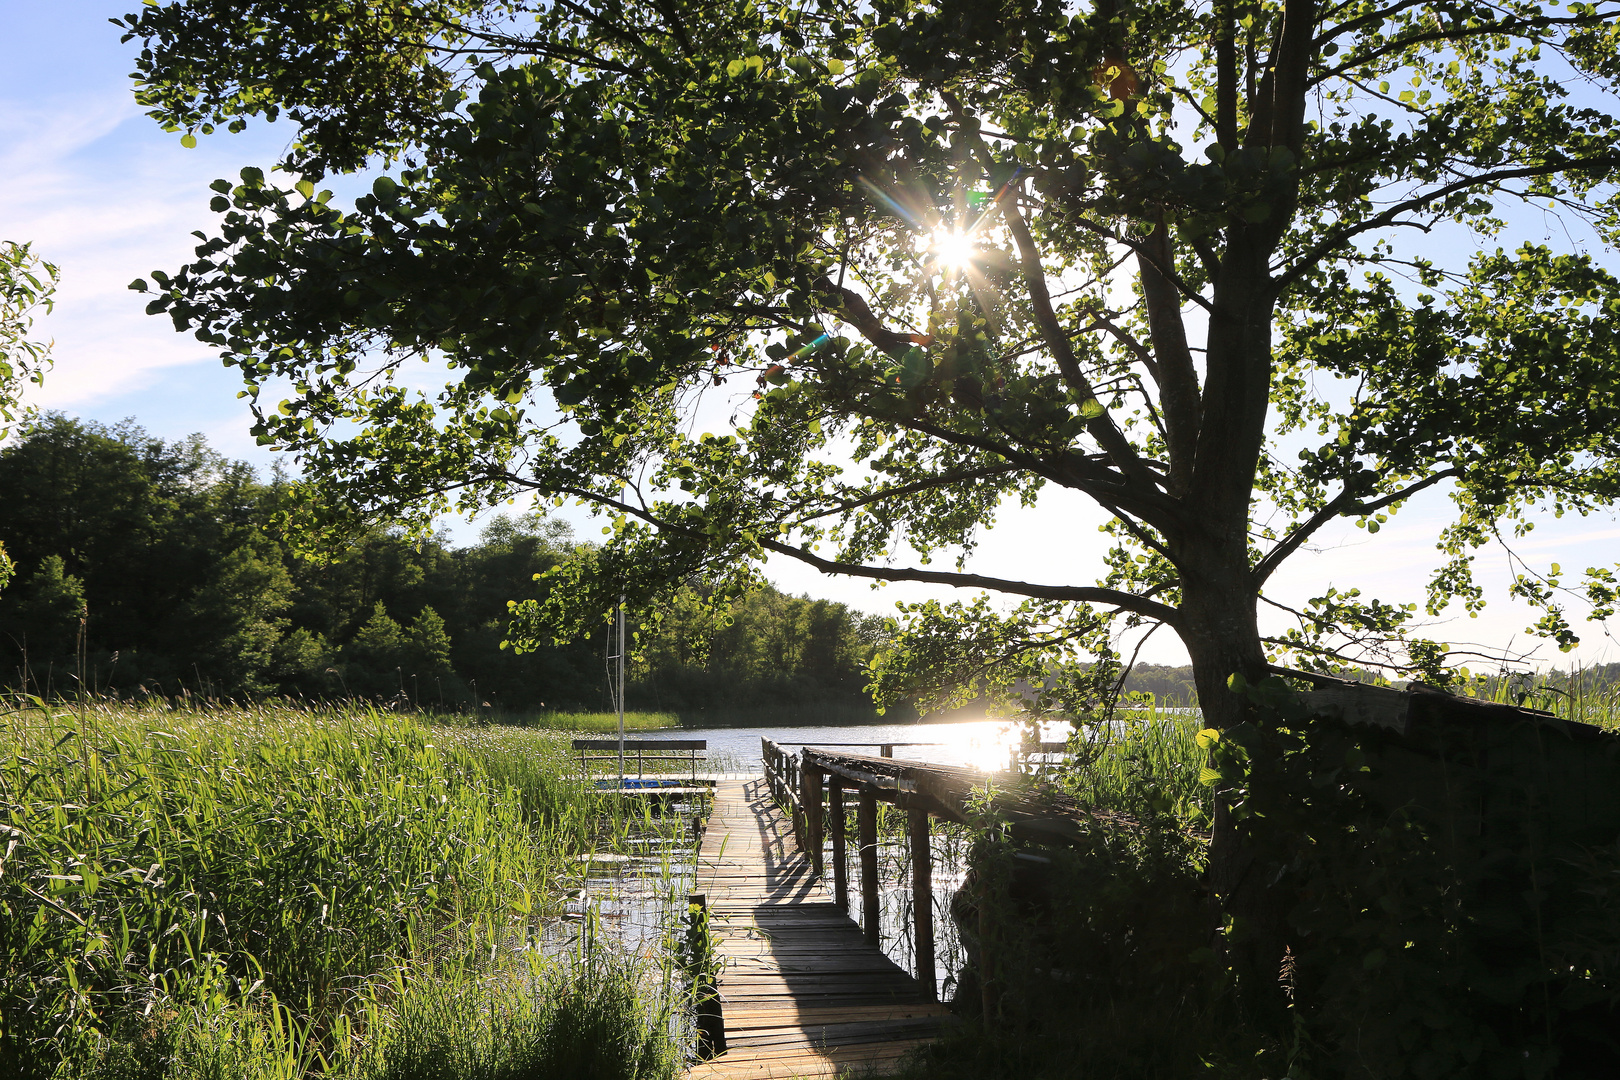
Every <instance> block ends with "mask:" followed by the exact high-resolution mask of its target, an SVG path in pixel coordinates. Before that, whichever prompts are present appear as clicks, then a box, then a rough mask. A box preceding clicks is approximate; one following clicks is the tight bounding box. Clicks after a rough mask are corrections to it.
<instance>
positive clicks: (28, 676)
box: [0, 555, 85, 692]
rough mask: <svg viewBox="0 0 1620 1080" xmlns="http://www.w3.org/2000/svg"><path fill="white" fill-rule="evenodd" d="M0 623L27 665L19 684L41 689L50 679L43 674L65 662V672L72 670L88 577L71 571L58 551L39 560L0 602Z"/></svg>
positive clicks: (47, 685)
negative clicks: (33, 568) (85, 581)
mask: <svg viewBox="0 0 1620 1080" xmlns="http://www.w3.org/2000/svg"><path fill="white" fill-rule="evenodd" d="M0 615H3V616H4V619H3V620H0V625H4V626H5V633H6V635H7V636H8V637H9V638H10V639H11V643H12V644H13V645H14V646H15V647H16V649H17V651H18V653H19V654H20V657H21V661H22V665H23V669H22V677H21V679H19V684H20V686H21V688H22V689H24V690H27V688H28V685H29V684H30V683H33V684H35V686H36V687H38V688H39V691H37V692H43V691H44V690H47V689H48V688H49V683H50V682H51V681H52V680H51V679H50V677H49V676H46V677H45V678H41V671H40V669H41V668H42V667H44V668H46V669H47V670H48V669H49V668H51V667H54V665H55V664H58V663H60V664H62V666H63V675H64V677H65V676H66V675H67V673H68V672H70V671H72V670H73V665H72V658H73V653H74V645H75V642H76V639H77V636H78V633H79V626H80V622H81V620H82V619H83V618H84V615H85V604H84V583H83V582H81V581H80V580H79V579H78V578H76V577H74V576H73V575H72V574H69V573H67V570H66V566H65V565H64V564H63V562H62V559H61V557H60V556H57V555H50V556H47V557H46V558H44V559H42V560H40V563H39V567H38V568H37V569H36V570H35V571H34V573H33V575H32V576H30V577H29V579H28V580H27V581H26V582H24V583H23V585H22V588H21V589H19V590H18V591H17V592H16V593H15V594H14V595H12V596H8V597H7V598H6V600H5V601H4V603H0Z"/></svg>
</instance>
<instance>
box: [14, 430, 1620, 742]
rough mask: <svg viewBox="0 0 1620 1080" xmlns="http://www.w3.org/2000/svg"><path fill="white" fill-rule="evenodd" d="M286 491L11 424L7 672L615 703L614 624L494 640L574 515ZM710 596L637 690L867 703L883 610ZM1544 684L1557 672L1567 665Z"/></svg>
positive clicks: (120, 439) (832, 712) (239, 470)
mask: <svg viewBox="0 0 1620 1080" xmlns="http://www.w3.org/2000/svg"><path fill="white" fill-rule="evenodd" d="M290 490H291V489H290V485H289V482H288V480H287V479H286V478H285V477H284V476H281V475H272V476H271V477H269V478H268V479H263V478H261V477H259V476H258V474H257V473H256V471H255V470H254V469H253V468H252V467H251V466H249V465H248V464H246V463H245V462H241V461H232V460H229V459H227V458H226V457H224V456H222V455H220V454H219V453H217V452H215V451H214V450H212V449H211V448H209V446H208V444H207V442H206V441H205V440H204V439H203V438H202V437H201V436H200V435H194V436H192V437H191V438H189V439H184V440H180V441H175V442H165V441H164V440H162V439H156V438H153V437H151V436H149V435H148V434H147V433H146V432H145V431H143V430H142V429H141V428H140V427H139V426H138V425H137V424H135V423H134V422H133V421H125V422H124V423H122V424H119V425H116V426H110V427H109V426H106V425H101V424H96V423H87V422H82V421H79V420H75V419H72V418H69V417H66V416H62V415H59V414H53V415H48V416H45V417H43V418H42V419H41V420H40V421H39V422H37V423H36V424H34V425H33V426H31V427H29V428H27V429H25V430H24V431H23V432H21V433H20V435H19V437H18V438H16V439H14V440H13V441H11V442H10V443H9V444H7V445H6V446H4V447H0V503H3V505H4V508H5V510H4V513H3V514H0V544H3V545H4V546H5V548H6V549H7V550H8V551H10V552H11V555H12V558H13V559H14V560H15V561H16V563H17V576H16V579H15V580H14V581H13V582H12V584H11V586H10V587H9V588H8V589H7V590H6V591H5V593H4V594H3V595H0V687H3V688H6V689H9V690H12V691H25V692H28V693H34V694H40V695H47V696H48V695H51V694H58V695H71V694H73V693H76V692H77V690H78V688H79V685H80V683H79V678H80V675H79V673H80V663H81V655H82V662H83V673H84V674H83V678H84V685H85V687H86V689H88V690H90V691H91V692H93V693H98V694H108V693H116V694H119V695H123V696H129V695H132V694H139V693H143V692H144V693H156V694H164V695H170V696H173V695H179V694H182V693H189V694H200V695H202V696H205V697H227V698H256V697H266V696H273V695H282V696H293V697H298V696H301V697H305V698H313V699H327V700H330V699H339V698H348V697H356V698H363V699H370V700H376V701H385V702H392V703H395V704H400V705H407V706H410V707H416V708H427V709H448V710H466V709H469V708H489V709H492V710H495V711H498V712H501V713H504V714H507V715H521V714H523V713H527V712H535V711H539V710H542V709H563V710H572V709H579V710H587V711H589V710H607V709H610V708H612V699H611V696H610V694H609V688H608V679H607V664H606V653H607V651H608V650H607V645H608V642H607V638H606V632H605V631H606V627H604V628H603V629H602V630H601V631H597V632H595V633H593V634H591V635H589V637H587V638H585V639H583V640H578V641H574V642H571V643H569V644H566V645H553V646H548V647H545V648H541V649H539V650H538V651H535V652H531V653H526V654H522V655H519V654H516V653H514V652H512V651H511V650H510V649H503V648H502V647H501V643H502V641H503V640H504V639H505V637H506V635H507V602H508V601H509V600H520V599H525V598H529V597H535V598H540V597H543V596H544V594H545V589H546V583H545V581H543V580H541V581H536V580H535V576H536V575H537V574H543V573H544V572H545V571H547V570H549V569H551V568H552V567H553V566H555V565H556V564H557V563H558V562H560V561H562V560H564V559H566V558H568V557H569V556H570V555H571V554H572V553H573V552H574V551H575V550H576V549H577V548H578V547H580V546H581V544H580V542H579V541H577V540H575V539H574V538H573V536H572V535H571V532H570V530H569V527H568V526H567V525H566V524H565V523H563V522H560V521H557V520H553V519H548V518H545V517H543V516H540V515H537V514H529V515H523V516H518V517H496V518H494V519H491V520H490V521H489V522H488V523H487V524H486V525H485V526H484V528H483V530H482V532H481V533H480V535H479V538H478V540H477V542H476V543H474V544H471V545H468V546H464V547H456V546H453V545H452V544H451V543H450V541H449V539H448V538H447V537H446V536H445V535H443V534H441V535H439V536H436V537H433V538H430V539H425V540H421V541H415V540H411V539H408V538H407V537H405V536H404V535H403V534H402V533H400V532H399V531H398V530H390V529H386V528H373V529H370V530H369V531H366V532H364V533H363V534H360V535H358V536H355V537H352V538H350V540H349V541H348V542H347V543H345V544H343V545H341V546H340V547H339V548H338V549H337V550H334V551H331V552H328V553H325V554H324V557H322V558H320V559H309V558H302V557H299V556H297V555H295V554H294V552H293V551H292V550H291V548H290V546H289V545H287V544H286V543H285V542H284V541H283V539H282V538H281V536H280V535H279V532H278V524H277V522H278V517H279V516H280V515H282V514H283V513H284V512H285V511H286V510H287V509H288V507H289V505H290V498H289V496H290ZM703 597H704V591H703V587H702V584H701V583H695V584H694V585H693V586H692V587H690V588H688V590H687V591H686V592H685V593H684V594H682V595H681V596H679V597H677V599H676V601H675V602H674V604H673V605H672V606H671V607H670V609H669V610H667V611H665V612H664V613H663V617H662V619H661V621H659V622H658V623H657V625H656V626H655V627H652V628H650V629H649V630H648V631H647V632H645V633H644V634H643V635H642V646H641V649H640V657H639V660H638V662H636V663H635V664H634V665H633V666H632V668H631V678H630V686H629V689H628V692H627V695H626V697H627V707H629V708H632V709H649V710H656V711H660V712H671V713H675V714H677V715H679V716H681V717H682V719H683V720H685V721H687V722H689V723H704V722H721V723H723V722H729V721H734V720H740V719H744V718H745V717H743V716H742V715H739V714H742V713H745V712H747V713H754V714H757V713H758V712H759V711H760V710H770V715H771V716H772V717H773V718H774V719H776V720H780V721H782V722H795V721H797V722H839V721H841V722H859V721H862V720H876V719H878V716H877V714H876V711H875V709H874V708H873V706H872V703H871V700H870V698H869V697H868V695H867V692H866V689H865V687H866V682H867V663H868V661H869V660H870V659H871V657H872V655H873V653H874V651H875V650H876V649H877V648H878V647H879V646H880V645H881V644H882V643H883V641H884V639H885V635H886V634H887V633H888V630H887V628H886V625H885V620H884V619H883V617H881V616H877V615H870V614H865V613H862V612H859V611H855V610H853V609H851V608H849V607H848V606H846V605H844V604H840V603H834V602H832V601H828V600H817V599H812V598H810V597H794V596H788V595H785V594H783V593H781V592H779V591H777V590H776V589H773V588H771V587H769V586H765V587H763V588H761V589H760V590H758V591H757V592H755V593H753V594H751V595H749V596H747V597H745V598H744V599H742V600H740V601H738V602H737V603H736V604H734V605H733V607H732V609H731V611H730V612H729V613H726V612H718V611H715V610H714V609H712V608H710V607H709V606H708V605H706V604H705V603H703ZM81 614H82V615H83V616H84V618H83V624H82V633H83V638H82V641H81V638H80V634H81V622H80V616H81ZM1481 674H1482V676H1483V677H1482V678H1480V679H1478V680H1476V684H1475V686H1474V688H1473V692H1475V693H1482V694H1484V695H1485V696H1499V695H1502V694H1506V695H1508V696H1514V695H1515V694H1516V693H1519V692H1522V690H1523V689H1525V688H1527V687H1528V685H1529V683H1527V682H1526V681H1525V680H1523V679H1522V678H1517V679H1514V680H1509V681H1507V682H1506V683H1505V684H1504V682H1503V680H1502V679H1501V678H1500V677H1496V676H1491V675H1489V674H1487V673H1481ZM1367 677H1368V678H1371V677H1372V675H1371V674H1370V673H1368V675H1367ZM1579 679H1580V682H1581V691H1582V692H1583V693H1587V694H1591V693H1608V692H1612V691H1613V689H1614V688H1615V687H1616V685H1617V684H1620V663H1616V664H1604V665H1598V666H1595V667H1592V668H1588V669H1585V670H1584V671H1583V672H1581V673H1580V674H1579ZM1534 682H1535V683H1537V684H1550V685H1552V686H1554V687H1560V688H1564V687H1568V686H1569V685H1570V683H1571V675H1570V674H1569V673H1563V672H1557V671H1554V672H1549V673H1547V674H1546V675H1544V676H1541V677H1539V678H1537V679H1535V680H1534ZM1125 689H1126V690H1128V691H1131V692H1134V693H1137V694H1143V695H1146V694H1151V695H1152V696H1153V698H1154V699H1155V700H1156V701H1158V702H1159V703H1160V704H1163V705H1170V706H1185V705H1193V704H1196V703H1197V696H1196V693H1195V691H1194V688H1193V681H1192V669H1191V667H1188V666H1173V665H1160V664H1138V665H1136V667H1135V668H1134V669H1133V671H1132V673H1131V675H1130V677H1129V678H1128V679H1127V681H1126V683H1125ZM913 716H914V714H913V713H911V712H910V711H909V710H905V711H903V715H900V714H897V713H896V712H895V711H894V710H891V711H890V713H889V714H888V715H887V716H886V717H885V719H889V720H896V719H901V720H905V719H911V718H912V717H913Z"/></svg>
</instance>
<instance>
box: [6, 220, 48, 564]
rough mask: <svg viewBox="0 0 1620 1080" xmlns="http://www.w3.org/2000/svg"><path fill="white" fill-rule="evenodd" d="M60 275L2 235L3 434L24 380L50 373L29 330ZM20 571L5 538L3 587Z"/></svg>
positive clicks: (14, 415) (16, 411)
mask: <svg viewBox="0 0 1620 1080" xmlns="http://www.w3.org/2000/svg"><path fill="white" fill-rule="evenodd" d="M57 276H58V275H57V269H56V267H55V266H53V265H52V264H50V263H48V262H44V261H43V260H41V259H40V258H39V257H38V256H37V255H35V254H34V253H33V251H32V250H31V247H30V245H28V244H19V243H16V242H15V241H11V240H5V241H0V438H4V437H5V436H6V435H7V434H9V433H10V431H11V425H12V424H13V423H14V422H15V421H17V420H18V419H19V418H21V417H25V416H27V415H28V411H27V410H26V409H23V408H21V406H19V404H18V399H19V397H20V396H21V392H22V383H23V381H24V380H27V381H29V382H33V383H36V384H37V383H40V382H42V381H43V380H44V378H45V368H46V366H47V365H48V363H49V352H50V346H48V345H41V344H40V343H39V342H36V341H29V340H28V335H29V332H30V331H31V330H32V329H33V324H34V318H33V311H34V309H35V308H38V307H43V308H44V309H45V310H46V312H47V313H48V312H49V311H50V310H51V307H52V305H53V303H54V301H53V299H52V297H53V294H54V293H55V291H56V280H57ZM15 573H16V568H15V566H14V565H13V563H12V561H11V557H10V556H9V555H7V554H6V547H5V545H4V544H0V592H3V591H4V590H5V587H6V585H7V583H8V582H10V581H11V578H12V576H13V575H14V574H15Z"/></svg>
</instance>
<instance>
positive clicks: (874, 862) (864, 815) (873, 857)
mask: <svg viewBox="0 0 1620 1080" xmlns="http://www.w3.org/2000/svg"><path fill="white" fill-rule="evenodd" d="M855 816H856V826H857V832H858V833H859V836H858V839H859V841H860V845H861V929H862V930H864V931H865V932H866V942H867V944H868V945H877V944H879V943H880V942H881V940H882V938H880V937H879V935H878V879H877V875H878V857H877V795H876V793H875V792H873V790H872V789H871V788H869V787H862V788H861V801H860V806H859V808H858V809H857V811H856V815H855Z"/></svg>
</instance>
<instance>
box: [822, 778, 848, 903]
mask: <svg viewBox="0 0 1620 1080" xmlns="http://www.w3.org/2000/svg"><path fill="white" fill-rule="evenodd" d="M827 780H828V783H829V789H828V791H827V813H828V815H829V816H830V817H831V818H832V859H833V903H835V904H837V905H838V908H839V910H840V911H848V910H849V854H848V852H847V851H846V850H845V848H844V785H843V783H842V782H841V781H840V780H839V778H838V777H836V776H829V777H828V778H827Z"/></svg>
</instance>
